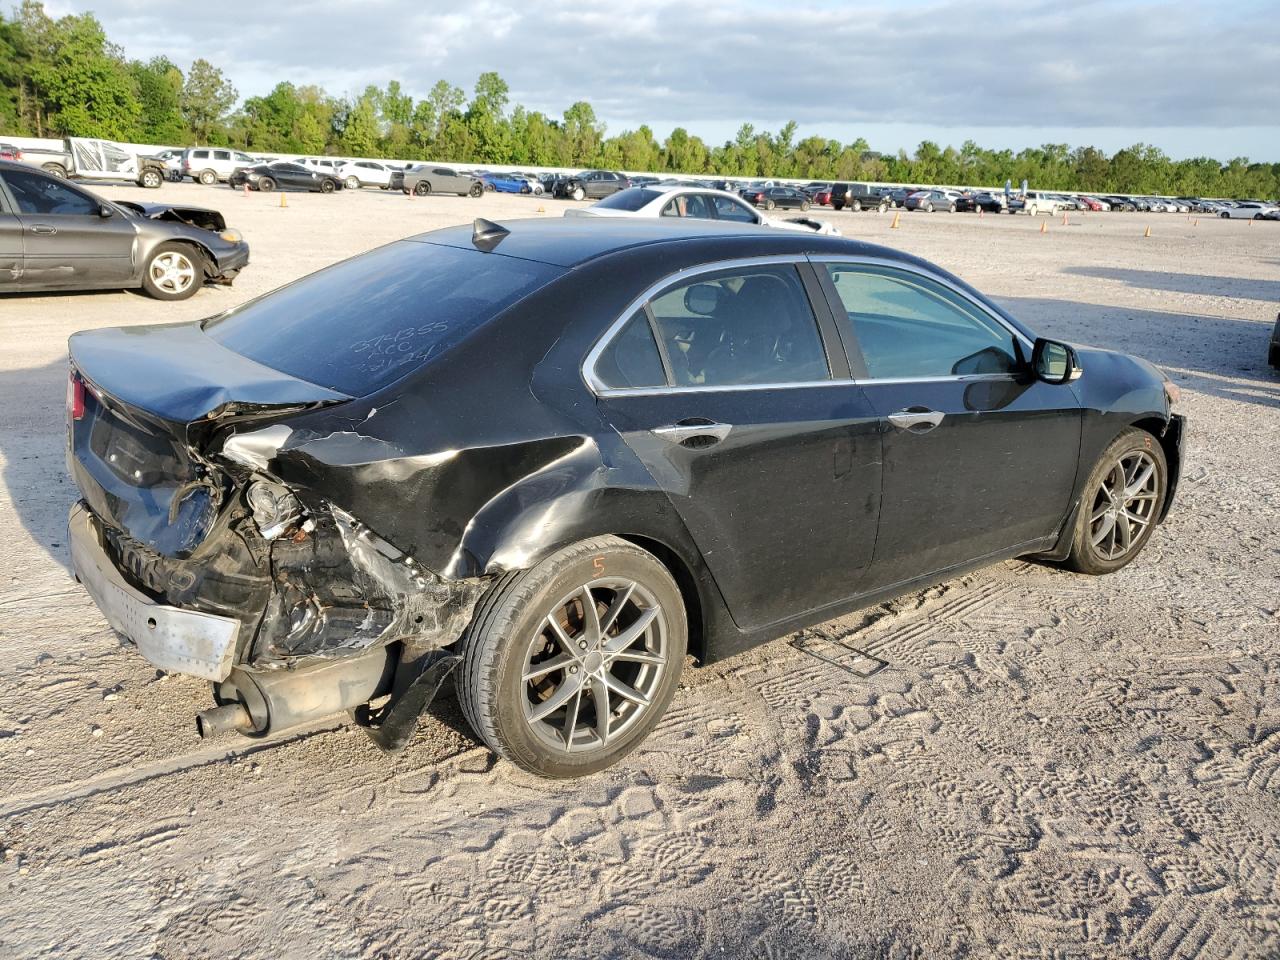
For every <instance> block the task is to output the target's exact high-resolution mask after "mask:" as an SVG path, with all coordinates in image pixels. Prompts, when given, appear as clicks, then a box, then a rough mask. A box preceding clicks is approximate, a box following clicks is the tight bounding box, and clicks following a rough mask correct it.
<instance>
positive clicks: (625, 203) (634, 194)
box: [596, 187, 662, 213]
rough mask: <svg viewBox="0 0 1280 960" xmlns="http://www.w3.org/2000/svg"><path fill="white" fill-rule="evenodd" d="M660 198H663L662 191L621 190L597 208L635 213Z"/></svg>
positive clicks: (640, 188) (605, 199)
mask: <svg viewBox="0 0 1280 960" xmlns="http://www.w3.org/2000/svg"><path fill="white" fill-rule="evenodd" d="M660 196H662V192H661V191H660V190H646V189H645V188H644V187H632V188H631V189H630V190H619V191H618V192H617V193H614V194H610V195H609V196H607V197H605V198H604V199H603V200H601V201H600V202H599V203H597V204H596V206H597V207H603V208H605V209H607V210H629V211H631V212H632V213H634V212H635V211H637V210H639V209H640V208H641V207H643V206H644V205H645V204H646V203H649V202H650V201H653V200H657V199H658V198H659V197H660Z"/></svg>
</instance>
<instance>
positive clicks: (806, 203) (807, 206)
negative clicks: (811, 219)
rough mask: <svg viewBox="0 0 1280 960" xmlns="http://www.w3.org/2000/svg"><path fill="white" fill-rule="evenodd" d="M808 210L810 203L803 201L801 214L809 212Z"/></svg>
mask: <svg viewBox="0 0 1280 960" xmlns="http://www.w3.org/2000/svg"><path fill="white" fill-rule="evenodd" d="M808 209H809V201H808V200H803V201H801V203H800V212H801V213H804V212H805V211H806V210H808Z"/></svg>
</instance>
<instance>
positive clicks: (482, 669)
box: [457, 536, 688, 778]
mask: <svg viewBox="0 0 1280 960" xmlns="http://www.w3.org/2000/svg"><path fill="white" fill-rule="evenodd" d="M628 584H630V585H631V588H630V590H629V591H628V593H627V597H629V598H632V599H629V600H627V601H626V605H625V606H624V607H623V608H622V610H621V612H620V613H619V614H616V615H615V618H616V619H615V623H616V622H618V621H621V620H623V619H624V618H627V619H629V621H630V622H629V623H627V626H626V627H624V628H623V631H625V630H626V629H627V628H629V627H632V626H634V625H637V624H638V622H639V619H640V617H641V615H642V614H643V613H644V612H645V611H649V610H652V609H653V608H654V607H656V608H657V611H658V612H657V613H656V614H654V615H651V619H650V620H648V621H646V622H647V623H648V624H649V626H648V627H647V628H645V630H644V632H643V633H641V634H638V635H637V637H636V639H635V640H634V641H633V642H632V643H631V644H629V645H628V646H627V647H625V648H624V650H625V651H627V652H629V653H630V654H631V658H630V659H628V660H625V661H623V660H621V659H619V660H614V661H613V662H612V664H608V663H605V662H603V661H602V658H601V657H600V656H599V653H598V652H597V650H596V648H595V646H594V644H595V641H591V640H586V641H580V640H579V638H580V637H590V636H591V633H592V631H591V629H590V628H589V627H588V626H587V623H588V621H587V618H586V617H584V613H585V610H586V609H587V608H586V607H585V606H584V605H583V603H582V601H581V596H582V591H583V590H588V591H589V595H590V596H591V598H592V600H593V603H592V605H591V608H592V609H594V610H595V611H596V614H597V617H607V615H608V614H609V613H610V611H611V609H612V604H613V603H614V602H615V601H616V600H617V598H618V597H619V596H620V594H621V591H622V590H623V589H625V588H626V585H628ZM601 606H603V607H604V610H601V609H600V608H601ZM552 617H554V618H555V624H556V625H557V626H558V628H559V629H558V630H557V629H556V627H553V626H552V624H551V620H550V618H552ZM614 629H615V627H614V626H613V625H609V626H607V627H606V628H605V631H604V634H603V640H604V641H607V640H608V639H609V638H610V637H616V636H619V635H620V633H619V632H617V631H615V632H614V633H613V634H610V633H609V630H614ZM583 642H586V643H588V644H589V645H588V647H587V648H586V652H585V653H582V652H581V650H582V648H581V647H578V644H579V643H583ZM641 642H643V644H644V646H643V647H642V648H640V649H637V647H636V644H637V643H641ZM687 642H688V628H687V624H686V621H685V610H684V603H683V601H682V599H681V596H680V590H679V588H678V587H677V586H676V583H675V581H674V580H673V579H672V578H671V574H670V573H668V572H667V569H666V568H665V567H664V566H663V565H662V564H661V563H659V562H658V561H657V559H655V558H654V557H653V556H652V555H651V554H649V553H646V552H645V551H644V550H641V549H640V548H639V547H637V546H635V545H634V544H631V543H628V542H627V541H625V540H621V539H619V538H617V537H609V536H606V537H596V538H593V539H591V540H585V541H582V542H581V543H576V544H574V545H572V546H570V547H566V548H565V549H563V550H560V551H558V552H557V553H555V554H552V555H551V556H550V557H548V558H547V559H546V560H543V561H542V562H541V563H539V564H538V565H537V566H535V567H533V568H531V569H529V570H524V571H519V572H516V573H511V574H508V575H507V576H505V577H503V578H502V579H501V580H499V581H498V582H497V583H496V584H494V586H493V587H492V588H491V589H490V591H489V592H488V593H487V594H486V595H485V596H484V598H483V599H481V601H480V604H479V605H478V606H477V607H476V612H475V616H474V618H473V619H472V621H471V624H470V625H469V626H468V627H467V630H466V633H465V634H464V635H463V638H462V641H461V649H462V663H461V665H460V666H459V668H458V672H457V685H458V701H459V704H460V705H461V707H462V712H463V715H464V716H465V717H466V718H467V722H468V723H470V724H471V727H472V729H473V730H475V732H476V733H477V734H478V735H479V737H480V738H481V739H482V740H483V741H484V742H485V743H486V744H487V745H488V746H489V748H490V749H491V750H493V751H494V752H495V753H497V754H498V755H499V756H501V757H503V758H505V759H507V760H509V761H511V762H512V763H514V764H516V765H517V766H519V767H522V768H523V769H525V770H528V771H529V772H531V773H535V774H537V775H538V776H542V777H553V778H568V777H579V776H585V775H586V774H589V773H594V772H596V771H597V770H602V769H604V768H605V767H607V766H610V765H611V764H613V763H616V762H617V761H618V760H620V759H621V758H622V757H623V756H625V755H626V754H627V753H629V752H630V751H631V750H632V749H634V748H635V747H636V746H637V745H638V744H639V743H640V741H641V740H643V739H644V737H645V736H646V735H647V734H648V733H649V731H650V730H652V729H653V727H654V725H655V724H656V723H657V722H658V721H659V720H660V719H661V718H662V714H663V712H664V711H665V710H666V708H667V705H668V704H669V703H670V701H671V697H672V695H673V694H674V693H675V690H676V686H677V684H678V683H679V679H680V670H681V668H682V667H683V666H684V656H685V649H686V646H687ZM575 647H577V649H575ZM643 656H647V657H649V658H650V659H649V660H647V661H645V662H639V661H638V659H635V658H639V657H643ZM552 659H555V660H557V661H558V662H560V663H561V664H562V666H561V668H560V669H553V670H551V671H547V672H544V673H541V674H535V675H534V677H533V679H526V676H527V675H528V674H529V673H531V672H532V670H531V669H530V668H536V667H538V666H540V665H545V664H546V663H547V662H549V661H550V660H552ZM579 671H581V674H580V675H581V677H582V679H581V680H577V679H570V674H571V673H573V674H579ZM615 671H616V672H615ZM619 674H620V675H619ZM606 675H608V676H609V677H610V678H611V681H612V682H611V683H610V684H609V685H608V686H606V685H605V683H604V680H603V678H604V677H605V676H606ZM557 678H558V680H557ZM615 683H617V684H625V685H626V687H627V688H628V689H629V690H630V691H631V693H633V694H635V693H637V692H638V693H639V694H640V695H641V696H643V698H644V699H643V700H642V701H637V700H634V699H631V698H629V697H623V696H620V695H619V694H618V692H617V687H616V686H614V684H615ZM596 691H600V693H599V694H597V692H596ZM597 695H603V697H604V698H605V699H606V701H607V703H608V706H609V707H610V713H609V716H608V717H606V719H605V721H604V728H603V730H604V733H605V737H604V742H603V743H602V742H600V741H601V736H600V733H599V732H597V731H599V730H600V727H599V726H597V723H598V718H597V717H596V715H595V710H596V707H595V697H596V696H597ZM556 697H561V700H560V701H559V702H560V703H562V704H563V706H561V707H556V708H555V709H553V710H552V711H551V714H550V715H549V719H550V722H548V719H547V718H543V717H537V716H536V711H537V710H538V708H539V707H542V706H544V705H546V704H548V703H551V702H552V701H553V700H554V699H555V698H556ZM616 704H620V706H618V707H617V708H616V709H615V705H616ZM571 710H573V711H574V713H573V714H572V717H571V716H570V711H571ZM624 711H625V713H624ZM571 721H572V725H571V726H570V723H571ZM566 726H569V728H570V734H569V737H568V738H566V736H565V732H564V731H565V729H566ZM567 743H572V744H573V746H572V748H568V747H567V746H566V744H567Z"/></svg>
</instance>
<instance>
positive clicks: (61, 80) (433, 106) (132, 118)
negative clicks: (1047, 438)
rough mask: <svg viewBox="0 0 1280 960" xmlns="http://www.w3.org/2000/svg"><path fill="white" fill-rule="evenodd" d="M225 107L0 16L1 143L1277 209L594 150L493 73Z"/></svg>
mask: <svg viewBox="0 0 1280 960" xmlns="http://www.w3.org/2000/svg"><path fill="white" fill-rule="evenodd" d="M238 101H239V95H238V92H237V91H236V88H235V87H234V86H232V84H231V83H230V82H229V81H228V80H227V79H226V77H224V76H223V74H222V71H221V70H219V69H218V68H217V67H215V66H213V65H212V64H210V63H208V62H207V61H205V60H203V59H201V60H196V61H195V62H194V63H193V64H191V66H190V67H189V68H188V69H187V71H186V73H185V74H184V73H183V71H182V70H180V69H179V68H178V66H177V65H175V64H174V63H172V62H171V61H169V60H168V59H166V58H164V57H155V58H153V59H151V60H149V61H147V62H145V63H144V62H142V61H140V60H129V59H126V57H125V55H124V52H123V50H121V48H120V47H118V46H117V45H115V44H113V43H112V42H111V41H110V40H109V39H108V38H107V36H106V32H105V31H104V30H103V28H102V25H101V24H100V23H99V22H98V20H97V19H96V18H95V17H94V16H93V15H92V14H89V13H86V14H79V15H73V16H66V17H62V18H59V19H53V18H51V17H50V16H49V15H48V14H47V13H46V12H45V10H44V6H43V4H41V3H38V2H34V0H27V2H24V3H23V4H22V5H21V6H20V7H19V8H18V9H17V10H16V11H15V16H14V17H13V18H11V19H5V18H4V17H2V16H0V133H4V132H8V133H12V134H14V135H27V136H38V137H44V136H64V135H65V136H97V137H104V138H109V139H114V140H123V141H130V142H137V143H156V144H169V145H174V146H178V145H187V144H192V143H200V144H212V145H219V146H221V145H229V146H235V147H240V148H242V149H245V150H248V151H251V152H255V153H263V154H271V153H301V154H326V153H328V154H337V155H345V156H363V157H386V158H390V159H404V160H411V159H426V158H433V159H440V160H451V161H455V162H459V163H474V164H510V165H515V166H563V167H591V166H599V167H607V168H613V169H622V170H632V171H639V170H645V171H672V172H682V173H688V174H702V173H716V174H720V175H724V176H736V177H757V176H774V177H799V178H806V179H824V180H829V179H841V180H846V179H847V180H878V181H890V182H897V183H919V184H986V185H995V184H1001V183H1003V182H1004V181H1005V180H1006V179H1011V180H1013V181H1014V183H1017V182H1019V181H1020V180H1023V179H1026V180H1027V181H1028V182H1029V183H1031V184H1033V185H1034V186H1036V187H1038V188H1042V189H1050V190H1053V189H1057V190H1086V191H1097V192H1125V193H1153V194H1176V195H1198V196H1235V197H1246V196H1254V197H1275V196H1277V195H1280V163H1276V164H1263V163H1250V162H1249V161H1248V160H1246V159H1244V158H1238V159H1234V160H1231V161H1230V162H1228V163H1226V164H1223V163H1220V162H1219V161H1217V160H1214V159H1211V158H1208V157H1199V158H1196V159H1191V160H1173V159H1170V158H1169V157H1167V156H1165V154H1164V153H1162V152H1161V151H1160V150H1159V149H1157V148H1156V147H1153V146H1149V145H1146V144H1137V145H1135V146H1132V147H1127V148H1125V149H1123V150H1119V151H1117V152H1116V153H1114V154H1111V155H1108V154H1106V153H1104V152H1103V151H1101V150H1098V149H1096V148H1094V147H1076V148H1074V149H1072V148H1070V147H1069V146H1067V145H1066V144H1045V145H1043V146H1040V147H1032V148H1028V149H1025V150H1021V151H1019V152H1017V153H1015V152H1013V151H1012V150H988V149H985V148H983V147H979V146H978V145H977V144H976V143H974V142H973V141H972V140H967V141H965V143H964V145H963V146H961V147H960V148H959V149H956V148H954V147H950V146H948V147H941V146H939V145H938V144H936V143H933V142H931V141H927V140H926V141H925V142H923V143H921V144H920V145H919V146H918V147H917V148H916V149H915V151H914V152H913V153H911V154H908V153H907V152H906V151H905V150H902V151H899V152H898V153H897V154H896V155H895V154H882V153H877V152H875V151H873V150H871V149H870V146H869V144H867V142H866V141H865V140H863V139H861V138H859V139H857V140H855V141H854V142H852V143H841V142H840V141H838V140H830V139H826V138H824V137H818V136H812V137H805V138H804V139H802V140H799V141H797V140H796V133H797V127H796V124H795V123H794V122H792V123H788V124H787V125H786V126H784V127H783V128H782V129H781V130H780V131H778V132H777V133H771V132H769V131H765V130H756V129H755V128H754V127H753V126H752V125H751V124H749V123H744V124H743V125H742V127H741V128H740V129H739V130H738V132H737V135H736V136H735V137H734V138H733V139H732V140H730V141H727V142H725V143H722V144H714V145H713V144H708V143H706V142H704V141H703V140H702V139H701V138H699V137H697V136H695V135H694V134H691V133H690V132H689V131H687V130H685V129H684V128H683V127H677V128H676V129H675V130H672V131H671V133H670V134H669V135H668V136H667V137H666V138H665V139H663V140H661V141H659V140H658V139H657V137H656V136H655V135H654V132H653V131H652V130H651V129H650V128H649V127H648V126H643V125H642V126H640V127H639V128H638V129H635V130H627V131H624V132H622V133H620V134H617V135H615V136H606V135H605V125H604V124H603V123H601V122H600V120H599V119H598V118H597V117H596V114H595V110H594V109H593V108H592V106H591V104H590V103H587V102H586V101H579V102H577V103H574V104H573V105H571V106H570V107H569V108H568V109H567V110H565V111H564V114H563V115H562V116H561V117H558V118H556V117H550V116H547V115H546V114H544V113H542V112H540V111H537V110H527V109H525V108H524V107H523V106H521V105H519V104H514V105H513V104H512V103H511V98H510V90H509V89H508V87H507V84H506V82H505V81H504V80H503V79H502V78H501V77H500V76H499V75H498V74H496V73H482V74H481V75H480V78H479V79H478V80H477V81H476V85H475V88H474V90H473V91H472V94H471V96H470V98H468V96H467V94H466V93H465V91H463V90H462V88H461V87H457V86H454V85H453V84H450V83H449V82H447V81H445V80H440V81H439V82H437V83H436V85H435V86H434V87H432V88H431V90H430V92H429V93H428V94H427V95H426V97H424V98H422V99H420V100H415V99H414V98H413V97H412V96H411V95H410V94H408V93H406V92H405V91H404V89H403V88H402V87H401V85H400V83H399V81H396V80H392V81H391V82H390V83H388V84H387V85H386V87H383V88H380V87H375V86H370V87H367V88H366V89H365V90H364V91H363V92H361V93H360V94H359V95H357V96H347V97H335V96H332V95H330V94H328V93H326V92H325V91H324V90H323V89H321V88H320V87H315V86H295V85H294V84H292V83H288V82H282V83H279V84H277V85H276V87H275V88H274V89H273V90H271V92H269V93H267V94H265V95H263V96H255V97H248V98H246V99H245V100H244V102H243V103H241V104H240V105H239V108H238V109H236V104H237V103H238Z"/></svg>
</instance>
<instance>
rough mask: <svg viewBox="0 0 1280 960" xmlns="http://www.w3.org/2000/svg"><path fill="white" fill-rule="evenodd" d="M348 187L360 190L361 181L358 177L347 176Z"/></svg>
mask: <svg viewBox="0 0 1280 960" xmlns="http://www.w3.org/2000/svg"><path fill="white" fill-rule="evenodd" d="M347 189H348V190H359V189H360V181H359V180H358V179H356V178H355V177H347Z"/></svg>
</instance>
